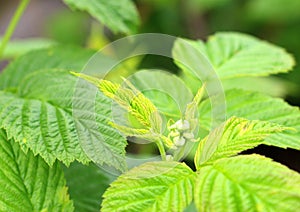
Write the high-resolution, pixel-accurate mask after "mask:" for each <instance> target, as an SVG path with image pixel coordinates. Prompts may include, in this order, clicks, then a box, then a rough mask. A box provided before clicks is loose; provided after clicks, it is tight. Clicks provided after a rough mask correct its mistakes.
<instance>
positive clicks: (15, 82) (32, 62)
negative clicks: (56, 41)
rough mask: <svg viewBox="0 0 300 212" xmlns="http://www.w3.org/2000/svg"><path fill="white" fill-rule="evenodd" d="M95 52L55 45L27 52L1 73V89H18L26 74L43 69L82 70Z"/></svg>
mask: <svg viewBox="0 0 300 212" xmlns="http://www.w3.org/2000/svg"><path fill="white" fill-rule="evenodd" d="M94 53H95V52H94V51H92V50H86V49H82V48H79V47H71V46H54V47H50V48H47V49H40V50H35V51H31V52H28V53H26V54H25V55H22V56H20V57H18V58H17V59H16V60H15V61H13V62H12V63H10V64H9V65H8V66H7V67H6V68H5V69H4V70H3V72H2V73H1V74H0V89H1V90H3V89H16V88H17V87H18V86H19V84H20V83H21V81H22V80H23V78H24V77H26V75H28V74H30V73H32V72H35V71H38V70H41V69H52V68H56V69H65V70H68V71H69V70H73V71H81V70H82V68H83V67H84V65H85V64H86V63H87V62H88V61H89V59H90V58H91V57H92V56H93V54H94Z"/></svg>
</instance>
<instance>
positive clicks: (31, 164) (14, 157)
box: [0, 130, 73, 211]
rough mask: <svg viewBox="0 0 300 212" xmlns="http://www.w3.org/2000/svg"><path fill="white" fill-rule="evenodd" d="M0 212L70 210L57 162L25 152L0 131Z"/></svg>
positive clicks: (69, 202)
mask: <svg viewBox="0 0 300 212" xmlns="http://www.w3.org/2000/svg"><path fill="white" fill-rule="evenodd" d="M0 170H1V171H0V187H1V190H0V211H73V203H72V201H71V200H70V199H69V195H68V188H67V187H66V185H65V183H66V182H65V179H64V174H63V171H62V169H61V167H60V164H59V163H55V164H54V165H53V166H52V167H51V168H50V167H49V166H48V165H47V164H46V163H45V162H44V160H43V159H42V158H41V157H38V156H34V155H33V154H32V153H31V152H28V153H27V154H25V153H24V152H23V151H21V149H20V148H19V145H18V144H17V143H15V142H14V141H13V140H8V139H7V137H6V134H5V131H4V130H0Z"/></svg>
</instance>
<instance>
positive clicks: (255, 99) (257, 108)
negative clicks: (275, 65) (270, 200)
mask: <svg viewBox="0 0 300 212" xmlns="http://www.w3.org/2000/svg"><path fill="white" fill-rule="evenodd" d="M225 96H226V108H227V112H226V115H227V117H231V116H238V117H243V118H246V119H250V120H262V121H268V122H272V123H276V124H279V125H282V126H286V127H292V128H295V129H296V130H297V131H292V130H289V131H284V132H282V133H278V134H274V135H270V136H268V137H267V138H266V140H265V141H264V144H267V145H273V146H278V147H282V148H287V147H289V148H293V149H300V111H299V108H297V107H292V106H290V105H288V104H287V103H286V102H284V101H283V100H282V99H278V98H272V97H270V96H267V95H264V94H260V93H257V92H251V91H243V90H238V89H233V90H229V91H227V92H226V93H225ZM199 114H200V118H199V120H200V126H201V127H202V128H205V129H209V128H210V125H211V105H210V100H209V99H207V100H205V101H203V102H202V103H201V104H200V107H199Z"/></svg>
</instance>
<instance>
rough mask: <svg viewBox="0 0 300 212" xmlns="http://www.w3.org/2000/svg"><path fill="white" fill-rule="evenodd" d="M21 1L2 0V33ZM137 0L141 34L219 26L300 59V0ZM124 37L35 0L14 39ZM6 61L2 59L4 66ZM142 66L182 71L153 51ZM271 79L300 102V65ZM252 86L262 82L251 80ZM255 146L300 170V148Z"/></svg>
mask: <svg viewBox="0 0 300 212" xmlns="http://www.w3.org/2000/svg"><path fill="white" fill-rule="evenodd" d="M18 2H19V1H17V0H11V1H2V2H1V6H0V20H1V21H0V34H3V33H4V31H5V29H6V27H7V25H8V22H9V20H10V18H11V17H12V14H13V12H14V10H15V8H16V7H17V4H18ZM135 3H136V5H137V8H138V11H139V14H140V18H141V25H140V27H139V30H138V32H137V33H144V32H152V33H165V34H169V35H174V36H179V37H186V38H191V39H206V38H207V37H208V35H211V34H213V33H215V32H218V31H239V32H244V33H248V34H251V35H254V36H256V37H259V38H261V39H265V40H267V41H269V42H272V43H274V44H276V45H279V46H281V47H283V48H285V49H286V50H287V51H288V52H290V53H291V54H293V55H294V57H295V60H296V62H298V63H299V62H300V39H299V38H300V0H135ZM122 36H124V35H122V34H117V35H114V34H112V33H111V32H110V31H109V30H108V29H107V28H105V27H103V26H102V25H101V23H97V22H96V21H95V20H93V19H92V18H90V17H89V16H88V15H87V14H86V13H81V12H72V11H71V10H69V9H68V8H67V7H66V6H65V5H64V4H63V3H62V2H61V0H32V1H31V3H30V5H29V7H28V8H27V10H26V11H25V14H24V16H23V18H22V20H21V22H20V23H19V25H18V27H17V29H16V31H15V34H14V36H13V38H14V39H20V38H38V39H41V43H42V44H43V45H50V43H52V42H58V43H64V44H72V45H79V46H84V47H88V48H95V49H97V48H100V47H102V46H104V45H105V44H106V43H108V42H110V41H113V40H116V39H118V38H120V37H122ZM16 46H17V45H16ZM6 64H7V63H3V62H2V63H1V69H2V68H3V67H4V66H5V65H6ZM138 68H162V69H166V70H169V71H171V72H174V73H178V71H179V70H178V68H177V67H176V66H175V65H174V64H173V62H172V60H171V59H167V58H163V57H158V56H150V55H149V56H145V57H143V58H142V60H141V61H140V63H139V65H138ZM271 80H272V82H271V83H270V85H266V84H267V83H268V81H264V80H263V81H262V83H260V84H259V88H261V89H263V90H264V91H266V92H267V93H269V94H271V95H273V96H280V97H283V98H284V99H285V100H286V101H288V102H289V103H290V104H292V105H298V106H299V105H300V92H299V91H300V86H299V82H300V66H299V65H296V67H295V68H294V71H293V72H291V73H288V74H281V75H279V76H274V77H273V78H271ZM264 85H265V86H266V87H267V88H266V87H264ZM251 87H253V88H251ZM248 89H257V86H256V85H253V84H251V83H249V85H248ZM129 148H132V147H129ZM135 150H136V148H133V152H134V151H135ZM253 151H254V152H257V153H261V154H264V155H267V156H269V157H272V158H274V159H275V160H278V161H279V162H282V163H285V164H287V165H288V166H290V167H291V168H293V169H295V170H298V171H300V167H299V161H300V155H299V152H297V151H293V150H282V149H278V148H275V147H272V148H271V147H266V146H261V147H259V148H256V149H255V150H251V152H253Z"/></svg>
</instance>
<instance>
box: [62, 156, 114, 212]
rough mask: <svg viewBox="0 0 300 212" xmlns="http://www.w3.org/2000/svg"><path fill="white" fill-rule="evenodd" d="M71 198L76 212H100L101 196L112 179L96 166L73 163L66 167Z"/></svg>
mask: <svg viewBox="0 0 300 212" xmlns="http://www.w3.org/2000/svg"><path fill="white" fill-rule="evenodd" d="M64 173H65V177H66V181H67V186H68V188H69V193H70V197H71V199H72V200H73V202H74V207H75V211H76V212H82V211H85V212H94V211H99V210H100V204H101V196H102V194H103V193H104V191H105V189H106V188H107V187H108V186H109V183H110V181H111V179H109V177H108V176H107V175H106V174H105V173H104V172H103V171H102V170H101V169H100V168H99V167H97V166H96V165H94V164H90V165H88V166H87V165H82V164H80V163H76V162H75V163H72V164H71V165H70V167H64Z"/></svg>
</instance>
